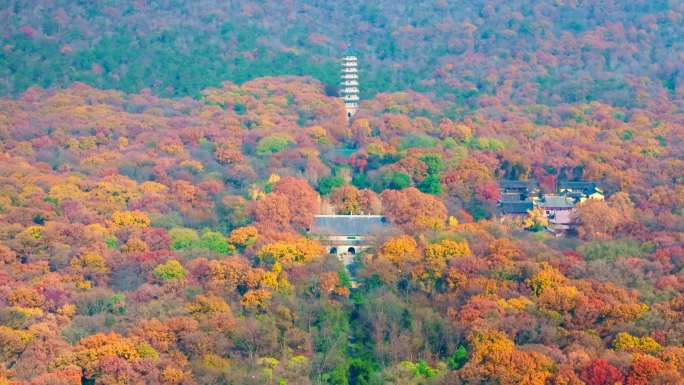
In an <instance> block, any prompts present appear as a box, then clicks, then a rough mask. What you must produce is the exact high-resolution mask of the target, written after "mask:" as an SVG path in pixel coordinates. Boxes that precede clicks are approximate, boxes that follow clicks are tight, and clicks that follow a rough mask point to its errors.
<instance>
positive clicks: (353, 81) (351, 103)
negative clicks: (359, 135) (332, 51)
mask: <svg viewBox="0 0 684 385" xmlns="http://www.w3.org/2000/svg"><path fill="white" fill-rule="evenodd" d="M340 71H341V76H340V77H341V83H340V97H341V98H342V100H343V101H344V108H345V110H346V111H347V118H348V119H350V118H351V117H352V116H354V114H355V113H356V111H358V109H359V70H358V60H357V57H356V56H354V55H345V56H344V57H342V60H341V70H340Z"/></svg>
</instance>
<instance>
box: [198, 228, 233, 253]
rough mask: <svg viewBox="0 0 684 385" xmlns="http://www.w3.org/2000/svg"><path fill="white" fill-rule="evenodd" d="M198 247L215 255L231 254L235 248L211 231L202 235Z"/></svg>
mask: <svg viewBox="0 0 684 385" xmlns="http://www.w3.org/2000/svg"><path fill="white" fill-rule="evenodd" d="M199 246H200V247H201V248H203V249H206V250H209V251H213V252H214V253H217V254H232V253H233V252H234V251H235V247H234V246H233V245H231V244H230V243H228V240H227V239H226V237H224V236H223V234H221V233H219V232H218V231H211V230H206V231H204V233H202V237H201V238H200V240H199Z"/></svg>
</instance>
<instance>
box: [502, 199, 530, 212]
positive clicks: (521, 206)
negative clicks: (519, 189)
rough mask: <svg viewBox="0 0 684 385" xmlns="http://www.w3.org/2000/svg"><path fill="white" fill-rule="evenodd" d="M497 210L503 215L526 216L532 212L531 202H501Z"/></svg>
mask: <svg viewBox="0 0 684 385" xmlns="http://www.w3.org/2000/svg"><path fill="white" fill-rule="evenodd" d="M499 209H500V210H501V212H502V213H503V214H527V211H528V210H532V201H518V202H501V203H500V204H499Z"/></svg>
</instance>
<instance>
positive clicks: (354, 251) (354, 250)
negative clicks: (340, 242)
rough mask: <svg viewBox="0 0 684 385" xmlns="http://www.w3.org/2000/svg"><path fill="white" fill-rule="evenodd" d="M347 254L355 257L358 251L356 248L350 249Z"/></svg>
mask: <svg viewBox="0 0 684 385" xmlns="http://www.w3.org/2000/svg"><path fill="white" fill-rule="evenodd" d="M347 253H349V254H351V255H355V254H356V249H355V248H354V247H350V248H348V249H347Z"/></svg>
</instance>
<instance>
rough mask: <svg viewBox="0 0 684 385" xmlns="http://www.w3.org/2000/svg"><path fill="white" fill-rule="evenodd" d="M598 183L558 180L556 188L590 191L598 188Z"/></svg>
mask: <svg viewBox="0 0 684 385" xmlns="http://www.w3.org/2000/svg"><path fill="white" fill-rule="evenodd" d="M598 187H599V186H598V184H597V183H596V182H592V181H567V180H565V181H560V182H558V188H559V189H561V190H567V189H569V190H581V191H584V192H585V193H592V192H594V190H596V189H597V188H598Z"/></svg>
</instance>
